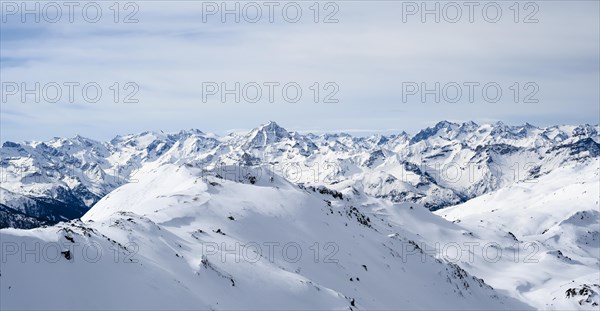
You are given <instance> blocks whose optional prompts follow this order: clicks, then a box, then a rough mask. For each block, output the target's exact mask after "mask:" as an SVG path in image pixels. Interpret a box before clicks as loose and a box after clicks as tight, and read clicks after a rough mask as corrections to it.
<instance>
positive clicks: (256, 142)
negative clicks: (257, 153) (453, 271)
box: [244, 121, 291, 148]
mask: <svg viewBox="0 0 600 311" xmlns="http://www.w3.org/2000/svg"><path fill="white" fill-rule="evenodd" d="M246 137H247V141H246V143H245V144H244V146H245V147H254V148H256V147H264V146H266V145H268V144H271V143H274V142H279V141H281V140H283V139H287V138H290V137H291V135H290V133H289V132H288V131H287V130H286V129H284V128H283V127H281V126H279V125H278V124H277V123H275V122H274V121H269V122H268V123H265V124H263V125H261V126H259V127H257V128H255V129H253V130H252V131H250V133H248V135H247V136H246Z"/></svg>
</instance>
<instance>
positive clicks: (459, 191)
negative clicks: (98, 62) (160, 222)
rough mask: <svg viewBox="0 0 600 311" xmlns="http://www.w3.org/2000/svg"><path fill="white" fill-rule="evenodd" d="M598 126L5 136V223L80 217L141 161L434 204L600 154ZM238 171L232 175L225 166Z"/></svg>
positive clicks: (267, 128)
mask: <svg viewBox="0 0 600 311" xmlns="http://www.w3.org/2000/svg"><path fill="white" fill-rule="evenodd" d="M598 131H599V130H598V126H590V125H581V126H551V127H547V128H537V127H535V126H533V125H530V124H525V125H523V126H507V125H504V124H502V123H500V122H499V123H495V124H484V125H477V124H475V123H473V122H468V123H463V124H457V123H451V122H448V121H442V122H439V123H438V124H436V125H435V126H433V127H430V128H427V129H424V130H422V131H420V132H418V133H417V134H415V135H414V136H410V135H408V134H407V133H404V132H403V133H401V134H398V135H389V136H382V135H373V136H370V137H353V136H350V135H348V134H344V133H340V134H324V135H318V136H317V135H313V134H307V135H301V134H299V133H296V132H289V131H287V130H285V129H284V128H282V127H280V126H279V125H277V124H276V123H275V122H269V123H267V124H264V125H262V126H259V127H257V128H255V129H253V130H251V131H250V132H249V133H248V134H246V135H238V134H230V135H227V136H224V137H218V136H216V135H212V134H206V133H203V132H202V131H199V130H188V131H181V132H179V133H174V134H165V133H162V132H160V133H153V132H144V133H141V134H136V135H126V136H118V137H116V138H114V139H113V140H111V141H110V142H97V141H94V140H91V139H87V138H83V137H81V136H76V137H74V138H70V139H66V138H55V139H52V140H50V141H47V142H24V143H14V142H4V143H3V145H2V148H1V149H0V170H1V178H2V186H1V189H0V191H1V192H0V194H1V195H0V208H1V209H0V211H1V213H0V217H1V218H0V227H8V226H12V227H14V226H17V227H23V228H27V227H35V226H38V225H39V224H54V223H57V222H58V221H63V220H69V219H75V218H78V217H81V216H82V215H83V214H84V213H85V212H86V211H87V210H88V209H89V208H90V207H92V206H93V205H94V204H95V203H96V202H98V200H100V199H101V198H102V197H104V196H105V195H106V194H108V193H109V192H111V191H112V190H114V189H116V188H117V187H119V186H121V185H123V184H125V183H128V182H130V181H132V180H135V179H136V174H137V172H139V171H140V169H142V168H143V167H146V166H147V167H158V166H161V165H164V164H167V163H172V164H183V163H185V164H188V165H192V166H195V167H201V168H205V169H214V168H215V167H218V166H223V165H234V164H235V165H245V166H253V165H266V166H269V167H270V169H271V170H272V171H274V172H275V173H277V174H278V175H280V176H283V177H284V178H286V179H288V180H289V181H290V182H292V183H303V184H305V185H312V186H326V187H328V188H332V189H335V190H336V191H340V192H344V191H346V192H348V191H352V192H357V193H361V194H364V195H368V196H372V197H375V198H384V199H387V200H390V201H392V202H396V203H399V202H412V203H420V204H423V205H424V206H426V207H427V208H429V209H431V210H437V209H439V208H443V207H446V206H451V205H455V204H459V203H462V202H465V201H467V200H469V199H471V198H474V197H476V196H479V195H482V194H485V193H488V192H490V191H494V190H496V189H500V188H502V187H504V186H507V185H510V184H513V183H514V182H517V181H520V180H527V179H532V178H533V179H535V178H537V177H539V176H541V175H544V174H547V173H549V172H550V171H552V170H553V169H554V168H556V167H560V166H564V165H566V164H567V163H571V162H578V161H586V160H587V159H590V158H596V157H598V156H599V155H600V147H599V144H598V141H599V138H598ZM226 174H228V175H232V176H234V175H236V174H237V173H236V172H226Z"/></svg>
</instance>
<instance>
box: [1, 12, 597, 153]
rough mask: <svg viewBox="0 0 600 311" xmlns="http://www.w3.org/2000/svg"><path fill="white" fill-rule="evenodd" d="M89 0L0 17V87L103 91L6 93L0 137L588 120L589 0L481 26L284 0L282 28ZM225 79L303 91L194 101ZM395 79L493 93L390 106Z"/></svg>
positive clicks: (593, 103)
mask: <svg viewBox="0 0 600 311" xmlns="http://www.w3.org/2000/svg"><path fill="white" fill-rule="evenodd" d="M220 2H221V1H218V3H220ZM18 3H20V1H18ZM40 3H42V4H43V3H44V2H40ZM58 3H61V2H58ZM99 3H102V7H103V9H104V10H103V13H104V15H103V16H102V19H101V20H100V21H99V22H98V23H87V22H85V21H83V20H82V19H81V18H78V19H77V20H76V21H75V23H69V22H68V21H67V17H66V16H63V18H62V19H61V21H60V22H58V23H55V24H52V23H48V22H44V21H43V20H42V21H41V22H40V23H35V22H33V21H31V22H27V23H22V22H21V21H20V16H19V15H7V16H3V17H6V20H2V23H1V24H0V26H1V32H0V35H1V37H0V41H1V47H0V66H1V81H2V82H3V83H7V82H8V83H11V82H17V83H19V84H20V83H21V82H25V83H27V85H33V83H35V82H40V83H41V84H42V85H46V84H47V83H50V82H57V83H59V84H62V83H64V82H79V83H80V84H82V85H83V84H85V83H87V82H96V83H98V84H99V85H101V87H102V91H103V96H102V98H101V99H100V100H99V101H98V102H96V103H90V102H85V101H84V100H76V101H75V102H73V103H69V102H68V100H60V101H58V102H56V103H49V102H43V100H42V102H40V103H35V102H33V100H31V99H32V98H33V97H32V96H30V97H28V98H29V99H30V100H28V101H27V102H21V100H20V98H19V96H7V98H6V101H3V102H2V103H1V108H0V112H1V115H0V121H1V124H0V129H1V133H0V136H1V137H0V138H1V140H2V141H6V140H15V141H20V140H45V139H48V138H51V137H54V136H67V137H71V136H74V135H75V134H80V135H83V136H87V137H91V138H96V139H102V140H106V139H110V138H112V137H114V136H115V135H117V134H126V133H135V132H141V131H145V130H164V131H177V130H180V129H188V128H198V129H201V130H203V131H207V132H215V133H218V134H225V133H227V132H229V131H232V130H240V129H250V128H252V127H255V126H257V125H259V124H261V123H265V122H266V121H268V120H275V121H277V122H278V123H279V124H280V125H282V126H284V127H286V128H287V129H288V130H304V131H306V130H311V131H314V132H322V131H327V132H333V131H348V132H357V133H365V132H381V133H390V132H397V131H400V130H406V131H407V132H413V133H414V132H416V131H417V130H418V129H420V128H424V127H426V126H429V125H432V124H435V123H436V122H437V121H439V120H442V119H447V120H452V121H466V120H473V121H476V122H491V121H496V120H502V121H504V122H505V123H509V124H522V123H524V122H530V123H532V124H536V125H540V126H544V125H550V124H575V123H590V124H597V123H598V122H599V118H600V108H599V105H600V103H599V102H600V97H599V96H600V95H599V87H598V85H599V84H600V79H599V74H600V69H599V68H600V64H599V57H600V56H599V55H600V50H599V49H600V46H599V44H600V43H599V38H600V29H599V28H600V24H599V16H600V9H599V4H598V3H599V2H598V1H551V2H543V1H538V2H535V3H536V4H537V5H538V7H539V11H538V12H537V13H536V15H535V17H536V18H537V19H538V20H539V22H538V23H533V24H526V23H515V22H514V21H513V15H512V14H513V12H512V11H511V10H510V8H509V7H510V5H512V3H513V2H512V1H509V2H498V3H500V4H501V7H502V9H503V15H502V18H501V19H500V21H499V22H497V23H489V22H485V21H484V20H483V18H482V17H481V15H480V12H479V11H477V10H476V12H475V15H474V17H475V21H474V22H473V23H469V22H468V20H467V17H466V16H463V17H462V19H461V20H460V21H459V22H458V23H455V24H453V23H448V22H444V21H443V20H442V21H441V22H440V23H439V24H438V23H435V22H432V21H429V22H426V23H421V22H420V19H419V18H418V17H413V16H408V17H407V18H408V19H407V22H402V5H401V3H400V2H393V1H372V2H368V1H351V2H348V1H346V2H335V4H337V7H338V8H339V11H338V12H337V13H336V14H335V18H336V19H338V20H339V22H338V23H330V24H325V23H314V21H313V20H312V18H313V15H311V14H312V11H310V8H309V6H310V5H312V3H313V2H312V1H309V2H298V3H300V4H301V6H302V8H303V13H304V15H303V16H302V18H301V20H300V22H298V23H295V24H294V23H288V22H286V21H284V20H283V19H282V18H281V16H280V15H277V14H278V13H277V12H278V11H277V12H276V15H275V19H276V21H275V22H274V23H270V22H268V21H267V18H266V16H263V18H262V19H261V20H260V21H259V22H258V23H256V24H253V23H247V22H244V21H243V20H242V21H241V22H240V23H235V22H232V21H230V22H226V23H222V22H220V20H219V18H218V17H216V18H215V17H213V16H209V18H208V22H207V23H204V22H203V21H202V5H201V4H200V3H198V2H191V1H176V2H168V1H144V2H136V3H137V6H138V8H139V11H138V12H137V14H136V15H135V18H136V19H138V20H139V22H138V23H134V24H124V23H114V22H113V15H111V14H112V13H113V12H112V11H110V9H109V6H110V5H111V4H112V3H113V2H112V1H109V2H99ZM258 3H261V2H258ZM280 3H281V4H285V3H286V2H280ZM419 3H420V1H419ZM440 3H441V4H442V5H443V4H444V3H445V2H440ZM459 3H462V2H459ZM481 3H482V4H485V2H481ZM321 4H323V3H321ZM321 9H323V8H321ZM128 12H129V11H123V12H121V15H120V18H124V15H126V13H128ZM327 12H328V11H323V12H321V13H322V14H321V15H320V18H323V16H324V15H325V13H327ZM478 12H479V13H478ZM76 13H79V14H80V13H81V12H79V11H77V12H76ZM527 13H528V11H527V10H524V11H521V16H520V18H521V19H522V18H524V16H525V15H527ZM2 14H6V12H3V13H2ZM279 14H280V12H279ZM77 17H78V16H76V18H77ZM117 81H118V82H120V83H121V87H122V86H123V84H125V83H127V82H130V81H132V82H135V83H136V84H137V85H139V92H138V93H137V94H136V96H135V98H137V99H139V102H138V103H123V102H122V99H121V102H119V103H113V98H112V93H109V92H110V90H109V86H111V85H112V84H113V83H114V82H117ZM235 81H239V82H241V83H242V84H245V83H248V82H257V83H259V84H262V83H263V82H279V83H280V84H282V85H283V84H285V83H287V82H297V83H299V84H300V85H301V87H302V91H303V96H302V99H301V100H300V101H298V102H296V103H289V102H285V101H284V100H282V98H281V96H276V98H275V99H276V100H275V102H273V103H270V102H268V101H267V100H262V101H259V102H257V103H250V102H243V101H242V102H240V103H235V102H233V100H228V101H226V102H221V101H220V100H214V98H215V97H210V100H209V101H208V102H206V103H204V102H203V101H202V83H203V82H218V83H220V82H227V83H230V84H229V85H231V83H233V82H235ZM314 82H320V83H321V86H323V84H325V83H327V82H335V83H336V84H337V85H338V86H339V91H338V92H337V94H336V95H335V98H336V99H338V100H339V101H338V102H337V103H323V102H322V97H324V96H325V94H326V93H327V92H326V91H324V90H321V93H320V94H319V96H320V98H321V100H320V102H319V103H314V101H313V97H312V95H313V94H312V93H311V91H310V89H309V86H311V85H312V84H313V83H314ZM403 82H418V83H420V82H427V83H430V84H429V85H432V84H433V83H434V82H440V83H441V84H442V85H444V84H446V83H449V82H458V83H459V84H462V83H463V82H478V83H480V84H482V85H483V84H485V83H488V82H497V83H499V85H500V86H501V87H502V90H503V92H504V93H503V96H502V99H501V100H500V101H499V102H497V103H489V102H485V101H484V100H481V97H480V96H476V98H475V99H476V100H475V102H474V103H469V102H468V101H466V100H462V101H461V102H458V103H447V102H443V101H442V102H441V103H435V102H433V101H432V99H431V98H432V97H429V98H430V99H429V100H427V102H425V103H423V102H421V100H419V99H417V96H413V97H410V98H409V100H408V101H407V102H403V100H402V83H403ZM514 82H519V83H520V86H521V87H522V86H523V85H524V84H525V83H527V82H535V83H536V84H537V85H538V86H539V91H538V92H537V94H536V95H535V98H537V99H538V100H539V102H538V103H523V102H522V100H521V102H519V103H514V102H513V98H512V96H513V94H512V93H510V92H511V91H510V89H509V87H510V86H511V85H512V84H514ZM263 90H265V89H263ZM464 90H466V88H465V89H464ZM128 91H131V89H128V90H127V91H123V90H122V91H121V92H122V93H121V94H119V95H120V97H123V96H124V95H125V94H126V93H128ZM528 91H531V90H527V91H525V90H522V91H521V93H520V94H519V96H520V97H524V96H525V95H526V94H527V93H528ZM63 97H66V95H64V94H63ZM77 97H80V96H76V98H77ZM264 97H266V95H265V94H263V98H264ZM463 97H465V95H463ZM229 98H232V97H229Z"/></svg>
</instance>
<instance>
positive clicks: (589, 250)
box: [436, 160, 600, 310]
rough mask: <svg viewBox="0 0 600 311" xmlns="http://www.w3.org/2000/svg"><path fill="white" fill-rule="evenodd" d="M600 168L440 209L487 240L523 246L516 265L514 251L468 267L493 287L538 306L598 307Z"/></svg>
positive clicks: (572, 170)
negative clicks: (488, 261) (493, 261)
mask: <svg viewBox="0 0 600 311" xmlns="http://www.w3.org/2000/svg"><path fill="white" fill-rule="evenodd" d="M599 173H600V162H598V160H595V161H590V162H587V163H579V164H573V165H570V166H566V167H562V168H559V169H556V170H554V171H552V172H551V173H549V174H547V175H545V176H543V177H540V178H539V179H536V180H530V181H528V182H521V183H517V184H513V185H511V186H508V187H505V188H502V189H500V190H497V191H495V192H491V193H488V194H485V195H482V196H479V197H477V198H475V199H472V200H470V201H468V202H466V203H463V204H460V205H457V206H453V207H450V208H447V209H443V210H439V211H437V212H436V213H437V214H439V215H441V216H443V217H444V218H446V219H448V220H450V221H452V222H453V223H455V224H456V225H457V226H460V227H462V228H464V229H465V230H467V231H469V232H472V233H473V234H474V235H475V236H477V237H479V238H480V239H483V240H484V241H501V240H502V237H504V241H506V242H505V243H502V244H503V246H504V247H506V249H507V250H508V249H510V245H511V244H512V245H520V247H521V253H520V254H518V256H517V257H516V258H518V260H517V261H518V263H514V258H515V252H514V251H510V250H509V251H508V252H507V254H506V255H507V256H505V257H506V258H502V260H500V261H499V262H497V263H493V264H490V263H487V262H486V261H485V260H475V262H476V263H475V264H472V265H465V269H466V270H467V271H470V272H472V273H475V274H477V275H480V276H482V277H483V278H484V279H485V280H486V281H487V282H489V283H490V284H491V285H492V286H494V287H495V288H500V289H505V290H507V291H509V292H513V293H514V294H513V296H515V297H518V296H521V297H522V298H523V299H524V300H525V301H530V302H531V303H532V304H533V305H535V306H537V307H539V308H544V309H559V310H560V309H562V310H564V309H579V308H584V309H590V310H598V305H599V304H600V296H599V293H600V286H599V285H598V284H600V274H599V272H598V271H600V206H599V205H598V200H599V198H600V176H599ZM444 236H446V237H449V236H450V235H449V234H445V235H444ZM457 239H459V236H458V234H455V236H454V237H450V240H452V241H456V240H457ZM510 239H513V241H510ZM461 240H464V239H461ZM446 241H449V240H448V239H446ZM515 243H516V244H515ZM513 248H514V247H513ZM476 254H477V253H476ZM479 255H481V252H480V253H479ZM511 259H513V260H511Z"/></svg>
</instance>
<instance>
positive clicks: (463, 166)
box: [0, 121, 600, 310]
mask: <svg viewBox="0 0 600 311" xmlns="http://www.w3.org/2000/svg"><path fill="white" fill-rule="evenodd" d="M599 131H600V128H599V126H598V125H560V126H550V127H545V128H540V127H536V126H533V125H531V124H524V125H520V126H509V125H505V124H503V123H500V122H498V123H494V124H482V125H478V124H476V123H474V122H466V123H462V124H459V123H453V122H448V121H442V122H439V123H437V124H436V125H434V126H432V127H429V128H426V129H423V130H421V131H419V132H418V133H416V134H415V135H409V134H407V133H405V132H402V133H399V134H394V135H372V136H368V137H355V136H352V135H349V134H345V133H336V134H322V135H314V134H300V133H298V132H290V131H287V130H285V129H284V128H282V127H281V126H279V125H278V124H276V123H275V122H269V123H267V124H264V125H261V126H259V127H257V128H255V129H253V130H251V131H249V132H248V133H246V134H235V133H233V134H229V135H226V136H217V135H214V134H209V133H204V132H202V131H200V130H186V131H180V132H178V133H171V134H166V133H163V132H144V133H140V134H132V135H125V136H117V137H115V138H114V139H112V140H111V141H109V142H98V141H95V140H91V139H87V138H84V137H80V136H76V137H74V138H54V139H52V140H49V141H46V142H22V143H16V142H8V141H7V142H4V143H3V145H2V148H1V149H0V156H1V162H0V168H1V169H2V186H1V188H0V224H1V226H2V227H3V228H5V229H2V230H0V237H1V240H2V243H3V245H2V251H3V256H2V268H1V271H0V281H1V286H0V294H1V297H2V301H1V302H0V307H2V309H32V308H33V309H39V308H43V309H348V310H354V309H390V310H391V309H393V310H397V309H416V308H418V309H478V310H481V309H494V310H497V309H509V310H514V309H520V310H521V309H591V310H597V309H598V304H599V303H600V294H599V293H600V285H599V284H600V277H599V275H598V270H599V269H600V228H599V226H600V210H599V208H600V206H599V203H598V198H599V197H600V193H599V192H600V175H599V174H600V144H599V141H600V137H599V134H598V133H599ZM25 229H30V230H25ZM49 245H52V247H51V246H49ZM90 249H92V250H91V251H90ZM52 250H55V252H54V253H53V252H52ZM90 253H92V255H90ZM93 254H95V255H96V256H95V257H94V256H93ZM98 254H100V255H99V256H98ZM52 255H54V256H52ZM28 256H29V257H28ZM38 257H39V258H38ZM90 257H92V259H90ZM82 276H85V277H82Z"/></svg>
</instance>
